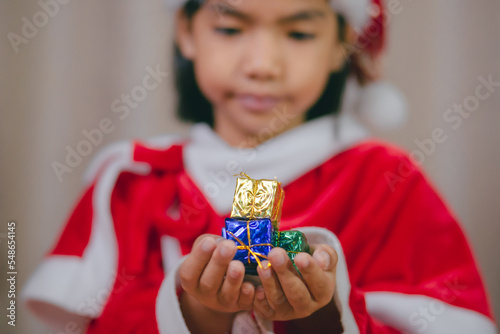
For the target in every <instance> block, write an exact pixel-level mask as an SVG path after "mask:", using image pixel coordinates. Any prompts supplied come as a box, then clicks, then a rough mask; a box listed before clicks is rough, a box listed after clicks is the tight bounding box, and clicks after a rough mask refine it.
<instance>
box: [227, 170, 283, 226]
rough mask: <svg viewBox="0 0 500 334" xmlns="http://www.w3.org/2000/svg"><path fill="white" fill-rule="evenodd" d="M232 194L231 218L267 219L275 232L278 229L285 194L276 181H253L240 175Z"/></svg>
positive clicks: (244, 175)
mask: <svg viewBox="0 0 500 334" xmlns="http://www.w3.org/2000/svg"><path fill="white" fill-rule="evenodd" d="M235 176H240V177H238V179H237V182H236V190H235V192H234V199H233V208H232V210H231V217H232V218H240V219H259V218H269V219H271V222H272V223H273V226H274V228H275V229H276V230H278V229H279V221H280V219H281V207H282V206H283V199H284V197H285V192H284V191H283V188H282V187H281V183H280V182H278V181H277V180H265V179H262V180H254V179H252V178H250V177H249V176H248V175H247V174H245V173H241V174H239V175H235Z"/></svg>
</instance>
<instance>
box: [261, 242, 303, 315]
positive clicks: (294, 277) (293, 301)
mask: <svg viewBox="0 0 500 334" xmlns="http://www.w3.org/2000/svg"><path fill="white" fill-rule="evenodd" d="M268 258H269V261H270V262H271V265H272V266H271V267H272V268H273V269H274V272H275V273H276V277H277V278H278V281H279V283H280V286H281V289H282V291H283V292H284V294H285V296H286V299H287V301H288V303H289V304H290V305H291V307H292V308H293V309H294V310H303V309H304V308H305V307H306V306H308V305H309V304H310V303H311V300H312V297H311V294H310V293H309V290H308V289H307V286H306V285H305V284H304V282H303V281H302V278H301V277H300V275H299V274H298V273H297V270H295V267H294V266H293V263H292V261H291V260H290V259H289V258H288V255H287V254H286V252H285V251H284V250H283V249H281V248H274V249H273V250H272V251H271V252H270V253H269V256H268Z"/></svg>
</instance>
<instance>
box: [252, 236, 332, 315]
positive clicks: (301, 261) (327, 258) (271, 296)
mask: <svg viewBox="0 0 500 334" xmlns="http://www.w3.org/2000/svg"><path fill="white" fill-rule="evenodd" d="M312 248H313V249H315V251H314V253H313V255H312V256H311V255H309V254H307V253H299V254H297V256H296V257H295V264H296V265H297V267H298V268H299V270H300V273H301V274H302V278H301V277H300V275H299V274H298V273H297V271H296V270H295V268H294V266H293V264H292V261H290V259H289V258H288V255H287V254H286V252H285V250H283V249H281V248H275V249H273V250H272V251H271V252H270V253H269V256H268V259H269V262H270V263H271V267H269V268H267V269H262V268H260V267H259V268H258V269H257V271H258V273H259V277H260V279H261V281H262V286H259V287H258V288H257V290H256V292H255V299H254V310H255V312H257V313H258V314H259V315H261V316H262V317H264V318H265V319H269V320H278V321H286V320H292V319H299V318H305V317H308V316H310V315H311V314H312V313H314V312H316V311H317V310H319V309H321V308H322V307H324V306H326V305H327V304H328V303H330V302H331V300H332V298H333V293H334V291H335V270H336V266H337V259H338V258H337V252H336V251H335V250H334V249H333V248H332V247H330V246H327V245H316V246H315V247H312ZM263 266H264V268H266V266H267V262H263Z"/></svg>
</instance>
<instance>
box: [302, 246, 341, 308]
mask: <svg viewBox="0 0 500 334" xmlns="http://www.w3.org/2000/svg"><path fill="white" fill-rule="evenodd" d="M328 256H330V255H328ZM295 264H296V265H297V267H298V268H299V270H300V273H301V274H302V279H303V280H304V283H305V285H306V286H307V288H308V290H309V293H310V295H311V297H312V299H313V300H314V301H316V302H317V303H318V304H320V305H321V306H324V305H326V304H327V303H328V302H330V300H331V299H332V297H333V292H334V290H335V275H333V276H332V275H328V272H325V271H323V270H322V269H321V267H320V265H319V264H318V262H317V261H316V260H315V259H314V258H313V257H312V256H311V255H309V254H307V253H300V254H297V256H296V257H295ZM330 274H331V273H330Z"/></svg>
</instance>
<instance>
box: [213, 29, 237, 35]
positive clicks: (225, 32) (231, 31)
mask: <svg viewBox="0 0 500 334" xmlns="http://www.w3.org/2000/svg"><path fill="white" fill-rule="evenodd" d="M215 31H216V32H217V33H219V34H222V35H228V36H232V35H237V34H239V33H240V32H241V29H238V28H222V27H217V28H215Z"/></svg>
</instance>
